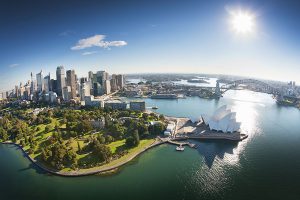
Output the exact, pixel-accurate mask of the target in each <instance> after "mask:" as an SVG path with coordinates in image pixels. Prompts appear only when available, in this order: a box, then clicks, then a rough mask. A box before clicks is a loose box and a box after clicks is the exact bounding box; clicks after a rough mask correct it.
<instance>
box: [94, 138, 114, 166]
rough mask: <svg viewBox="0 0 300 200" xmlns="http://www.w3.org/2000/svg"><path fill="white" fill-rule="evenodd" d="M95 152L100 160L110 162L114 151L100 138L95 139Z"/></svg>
mask: <svg viewBox="0 0 300 200" xmlns="http://www.w3.org/2000/svg"><path fill="white" fill-rule="evenodd" d="M93 153H94V154H95V155H96V156H97V157H98V159H99V160H100V161H105V162H108V161H109V160H110V159H111V156H112V152H111V150H110V148H109V147H107V146H105V145H104V144H100V142H99V141H98V140H95V141H94V150H93Z"/></svg>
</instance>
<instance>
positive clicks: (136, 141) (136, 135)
mask: <svg viewBox="0 0 300 200" xmlns="http://www.w3.org/2000/svg"><path fill="white" fill-rule="evenodd" d="M133 139H134V146H138V145H139V144H140V136H139V133H138V130H135V131H134V132H133Z"/></svg>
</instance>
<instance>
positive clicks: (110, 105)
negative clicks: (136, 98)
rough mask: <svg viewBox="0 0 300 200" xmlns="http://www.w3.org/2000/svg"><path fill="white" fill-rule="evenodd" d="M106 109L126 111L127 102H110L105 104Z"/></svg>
mask: <svg viewBox="0 0 300 200" xmlns="http://www.w3.org/2000/svg"><path fill="white" fill-rule="evenodd" d="M104 107H105V108H111V109H114V110H125V109H126V108H127V103H126V102H121V101H119V100H110V101H106V102H105V103H104Z"/></svg>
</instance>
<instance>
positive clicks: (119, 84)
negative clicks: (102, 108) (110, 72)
mask: <svg viewBox="0 0 300 200" xmlns="http://www.w3.org/2000/svg"><path fill="white" fill-rule="evenodd" d="M116 81H117V87H118V89H122V88H123V87H124V76H123V75H122V74H118V75H116Z"/></svg>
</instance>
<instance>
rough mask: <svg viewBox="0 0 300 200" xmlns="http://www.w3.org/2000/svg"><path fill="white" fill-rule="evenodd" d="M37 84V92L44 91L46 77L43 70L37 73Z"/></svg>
mask: <svg viewBox="0 0 300 200" xmlns="http://www.w3.org/2000/svg"><path fill="white" fill-rule="evenodd" d="M36 84H37V92H42V91H43V90H44V77H43V71H42V70H41V72H40V73H37V74H36Z"/></svg>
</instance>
